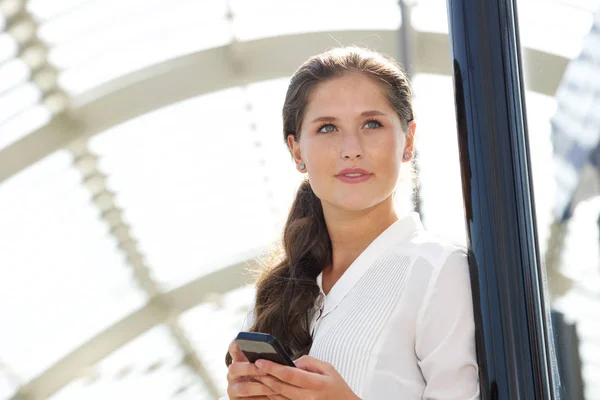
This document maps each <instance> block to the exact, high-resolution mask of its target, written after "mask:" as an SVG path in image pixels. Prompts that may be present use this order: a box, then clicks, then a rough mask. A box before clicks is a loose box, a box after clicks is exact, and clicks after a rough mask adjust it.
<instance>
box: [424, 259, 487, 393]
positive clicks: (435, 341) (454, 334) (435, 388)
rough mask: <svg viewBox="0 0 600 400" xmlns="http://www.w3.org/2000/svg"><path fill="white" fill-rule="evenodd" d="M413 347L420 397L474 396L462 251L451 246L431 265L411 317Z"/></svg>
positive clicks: (469, 311) (466, 271)
mask: <svg viewBox="0 0 600 400" xmlns="http://www.w3.org/2000/svg"><path fill="white" fill-rule="evenodd" d="M416 329H417V331H416V341H415V351H416V354H417V357H418V359H419V361H418V364H419V367H420V368H421V372H422V374H423V377H424V379H425V382H426V387H425V391H424V393H423V400H476V399H479V398H480V390H479V373H478V365H477V356H476V350H475V322H474V317H473V300H472V293H471V282H470V277H469V265H468V262H467V255H466V254H465V253H464V252H463V251H455V252H452V253H451V254H450V255H449V256H448V258H447V259H446V262H445V263H444V264H443V265H442V266H441V267H439V268H436V269H435V270H434V271H433V275H432V277H431V280H430V283H429V287H428V288H427V293H426V294H425V298H424V301H423V303H422V306H421V309H420V310H419V314H418V317H417V326H416Z"/></svg>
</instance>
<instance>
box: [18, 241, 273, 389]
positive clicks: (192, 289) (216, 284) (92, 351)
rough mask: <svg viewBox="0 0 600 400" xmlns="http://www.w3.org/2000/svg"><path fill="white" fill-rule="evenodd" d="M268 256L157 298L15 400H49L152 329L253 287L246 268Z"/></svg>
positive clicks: (73, 354)
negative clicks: (216, 298)
mask: <svg viewBox="0 0 600 400" xmlns="http://www.w3.org/2000/svg"><path fill="white" fill-rule="evenodd" d="M266 252H267V249H266V248H265V249H257V250H256V251H255V252H254V253H253V254H254V256H250V255H249V257H248V260H247V261H242V262H239V263H236V264H232V265H229V266H227V267H225V268H222V269H219V270H218V271H216V272H213V273H210V274H208V275H205V276H202V277H200V278H198V279H196V280H194V281H192V282H190V283H187V284H185V285H183V286H181V287H179V288H177V289H174V290H172V291H170V292H166V293H162V294H160V295H158V296H155V297H154V298H152V299H151V300H150V301H149V302H148V303H147V304H146V305H145V306H144V307H142V308H141V309H139V310H137V311H135V312H133V313H132V314H130V315H128V316H126V317H124V318H123V319H121V320H120V321H118V322H116V323H115V324H114V325H112V326H110V327H108V328H107V329H105V330H104V331H103V332H101V333H99V334H98V335H96V336H95V337H94V338H92V339H90V340H89V341H88V342H86V343H85V344H83V345H81V346H80V347H79V348H77V349H75V350H74V351H72V352H71V353H70V354H68V355H66V356H65V357H64V358H63V359H61V360H60V361H58V362H57V363H56V364H54V365H53V366H52V367H50V368H49V369H48V370H46V371H45V372H43V373H42V374H41V375H40V376H38V377H36V378H34V379H33V380H31V381H30V382H28V383H26V384H25V385H23V386H21V389H20V390H19V392H17V393H16V394H15V395H14V396H13V397H12V398H11V400H17V399H31V400H41V399H46V398H48V397H50V396H52V395H53V394H54V393H56V392H57V391H58V390H60V389H61V388H63V387H64V386H66V385H67V384H68V383H69V382H71V381H73V380H75V379H77V378H79V377H80V374H81V371H82V370H83V369H85V368H88V367H89V366H90V365H94V364H96V363H98V362H99V361H101V360H102V359H104V358H105V357H106V356H108V355H109V354H111V353H112V352H114V351H115V350H117V349H118V348H119V347H121V346H123V345H124V344H126V343H128V342H130V341H132V340H134V339H135V338H137V337H138V336H140V335H142V334H143V333H144V332H146V331H148V330H149V329H150V328H152V327H154V326H156V325H159V324H162V323H165V322H167V321H168V320H169V319H171V318H176V317H177V316H179V315H181V314H182V313H184V312H186V311H188V310H190V309H192V308H194V307H195V306H197V305H198V304H200V303H202V302H204V301H206V299H207V298H209V295H211V294H217V295H220V294H225V293H228V292H230V291H232V290H234V289H237V288H239V287H242V286H244V285H247V284H250V283H251V277H250V276H249V275H248V274H244V271H245V269H246V268H255V267H257V266H258V265H257V264H256V262H255V261H254V257H260V256H262V255H263V254H265V253H266ZM166 305H168V306H166Z"/></svg>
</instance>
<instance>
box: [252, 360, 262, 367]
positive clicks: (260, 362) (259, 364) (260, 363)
mask: <svg viewBox="0 0 600 400" xmlns="http://www.w3.org/2000/svg"><path fill="white" fill-rule="evenodd" d="M254 365H256V366H257V367H258V368H264V366H265V362H264V361H263V360H256V362H255V363H254Z"/></svg>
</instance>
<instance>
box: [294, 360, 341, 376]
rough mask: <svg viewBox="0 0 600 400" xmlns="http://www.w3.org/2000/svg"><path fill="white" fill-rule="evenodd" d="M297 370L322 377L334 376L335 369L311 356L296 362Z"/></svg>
mask: <svg viewBox="0 0 600 400" xmlns="http://www.w3.org/2000/svg"><path fill="white" fill-rule="evenodd" d="M294 364H296V367H297V368H300V369H302V370H304V371H308V372H315V373H317V374H321V375H332V372H333V371H334V368H333V366H332V365H331V364H329V363H326V362H325V361H321V360H317V359H316V358H314V357H311V356H302V357H300V358H299V359H297V360H296V361H294Z"/></svg>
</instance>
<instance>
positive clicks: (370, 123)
mask: <svg viewBox="0 0 600 400" xmlns="http://www.w3.org/2000/svg"><path fill="white" fill-rule="evenodd" d="M382 126H383V125H381V124H380V123H379V121H375V120H374V119H372V120H369V121H367V122H365V126H364V127H365V128H367V129H376V128H381V127H382Z"/></svg>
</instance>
